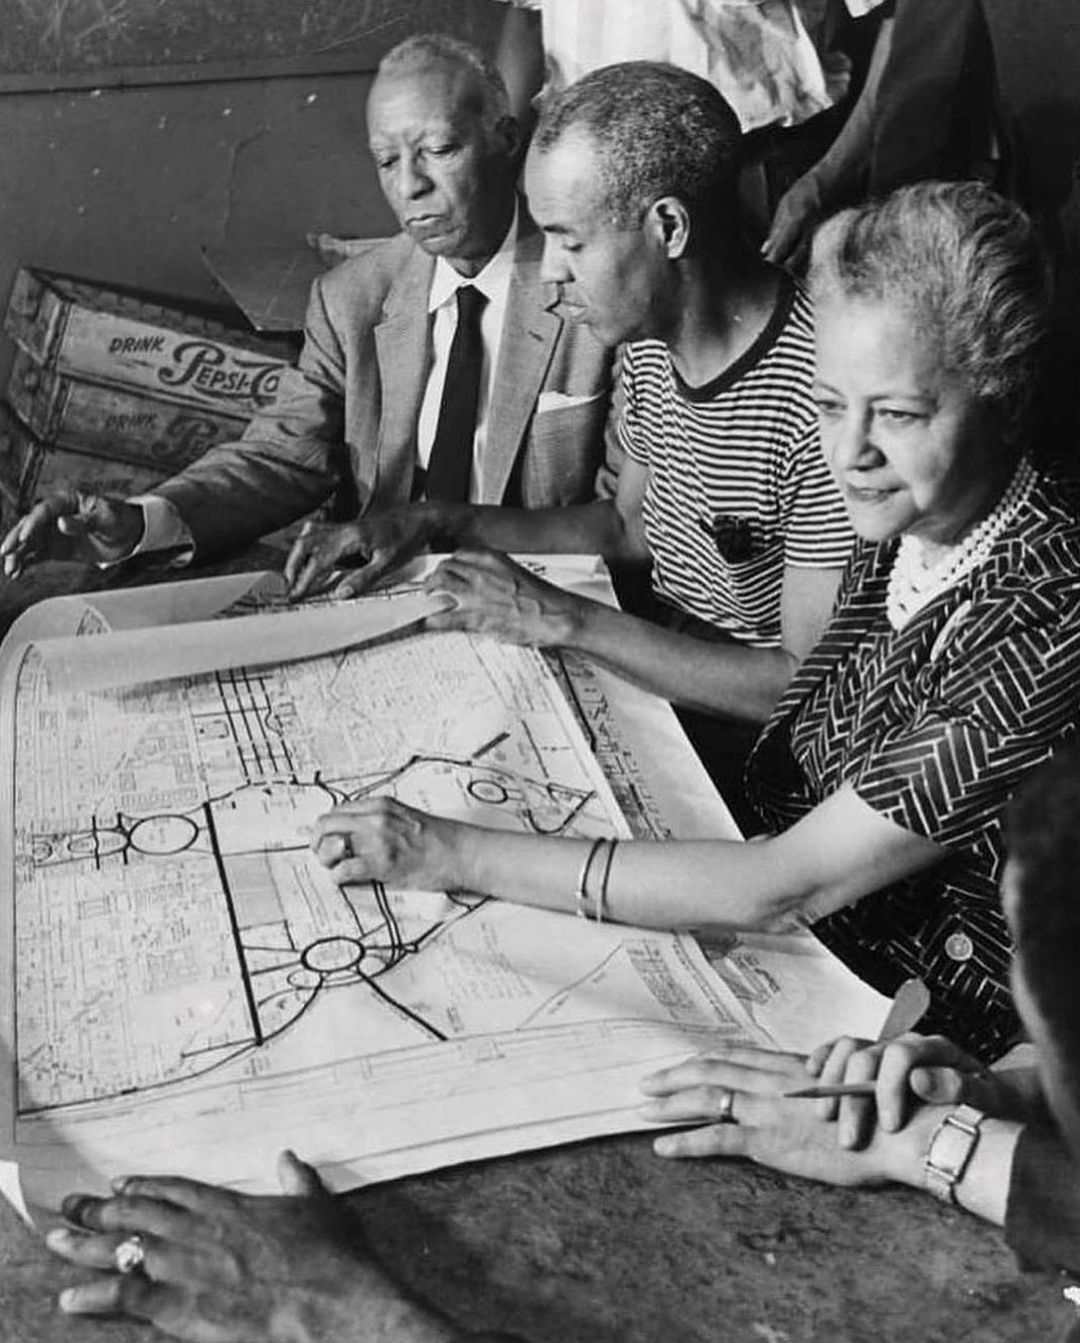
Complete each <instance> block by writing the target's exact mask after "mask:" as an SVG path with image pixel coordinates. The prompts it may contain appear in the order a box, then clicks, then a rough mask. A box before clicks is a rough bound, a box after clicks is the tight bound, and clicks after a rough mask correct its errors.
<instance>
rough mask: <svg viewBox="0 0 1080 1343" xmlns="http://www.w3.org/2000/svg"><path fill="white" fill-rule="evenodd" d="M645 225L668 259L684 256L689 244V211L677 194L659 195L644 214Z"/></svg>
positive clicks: (672, 259)
mask: <svg viewBox="0 0 1080 1343" xmlns="http://www.w3.org/2000/svg"><path fill="white" fill-rule="evenodd" d="M645 222H646V227H647V228H648V229H649V230H650V231H651V232H652V235H653V237H654V238H655V240H656V241H657V242H658V243H659V244H660V246H661V247H662V248H663V251H664V255H665V256H666V257H667V259H668V260H669V261H678V260H679V258H680V257H682V256H685V255H686V252H687V250H688V248H689V246H690V213H689V211H688V210H687V208H686V206H685V205H684V204H683V203H682V201H681V200H679V198H678V196H661V197H660V198H659V200H655V201H653V203H652V205H650V206H649V210H648V213H647V214H646V216H645Z"/></svg>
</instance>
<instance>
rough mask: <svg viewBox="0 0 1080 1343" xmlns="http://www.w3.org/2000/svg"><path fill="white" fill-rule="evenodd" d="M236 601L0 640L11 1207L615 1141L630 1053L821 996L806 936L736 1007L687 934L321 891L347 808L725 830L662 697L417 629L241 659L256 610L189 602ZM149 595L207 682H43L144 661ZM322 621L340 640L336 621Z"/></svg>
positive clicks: (586, 830)
mask: <svg viewBox="0 0 1080 1343" xmlns="http://www.w3.org/2000/svg"><path fill="white" fill-rule="evenodd" d="M262 583H263V577H261V576H260V577H259V578H258V580H257V582H254V583H249V584H248V586H245V585H244V583H242V582H240V581H239V580H238V579H236V578H233V579H230V580H228V581H226V580H220V579H219V580H205V581H203V582H199V581H191V582H188V583H186V584H185V583H180V584H175V585H170V586H169V588H167V589H165V590H164V592H165V596H164V598H162V597H161V596H160V595H158V594H156V593H154V594H147V593H145V592H142V591H141V590H139V589H134V590H132V591H130V592H112V593H105V594H95V595H94V596H93V598H92V599H87V600H86V601H85V602H82V603H80V602H79V601H76V600H73V599H60V602H59V603H58V604H57V605H55V606H52V607H50V609H48V610H43V611H41V612H39V613H37V614H35V613H34V612H33V611H32V612H30V613H29V614H28V617H24V618H22V620H21V622H20V625H19V626H18V627H17V629H16V631H15V633H17V634H18V638H16V639H13V640H11V641H10V642H8V643H5V645H4V647H3V648H2V649H0V716H2V719H3V723H2V725H0V726H2V730H0V824H2V825H3V828H4V839H3V841H2V843H0V960H2V961H3V963H4V964H6V965H8V966H10V968H11V973H10V975H9V977H8V982H7V984H6V985H5V989H6V992H5V993H4V994H3V995H0V1048H2V1050H3V1053H2V1055H0V1057H3V1058H5V1059H7V1060H9V1061H10V1063H9V1067H7V1068H5V1069H0V1159H2V1161H10V1162H17V1163H18V1167H19V1173H20V1179H21V1182H22V1189H23V1191H24V1193H25V1196H26V1198H27V1200H28V1201H29V1203H30V1204H31V1205H32V1206H35V1207H38V1208H50V1207H52V1208H55V1207H56V1206H57V1203H58V1200H59V1198H60V1197H61V1196H62V1194H63V1193H65V1192H67V1191H68V1190H69V1189H71V1188H76V1187H78V1188H88V1189H94V1188H96V1187H100V1186H101V1185H102V1184H103V1182H104V1181H105V1180H107V1179H108V1178H110V1177H112V1176H114V1175H116V1174H120V1173H124V1172H130V1171H133V1170H142V1171H157V1172H160V1173H162V1174H169V1173H175V1174H187V1175H190V1176H194V1177H196V1178H201V1179H205V1180H210V1181H221V1182H225V1183H228V1184H231V1185H233V1186H234V1187H236V1188H241V1189H245V1190H248V1191H252V1192H255V1191H266V1192H268V1191H269V1190H270V1189H271V1188H272V1172H273V1169H274V1161H275V1157H276V1154H277V1152H278V1151H279V1150H280V1149H281V1148H282V1147H285V1146H290V1145H295V1143H296V1142H297V1141H299V1139H300V1137H302V1139H303V1146H304V1150H305V1155H306V1156H307V1158H308V1159H310V1160H312V1161H314V1162H315V1163H316V1164H317V1165H318V1166H319V1168H320V1170H322V1172H323V1173H324V1175H325V1176H326V1177H327V1179H328V1181H329V1183H330V1185H331V1186H332V1187H335V1188H344V1187H347V1186H349V1185H353V1184H356V1183H360V1182H364V1181H369V1180H376V1179H388V1178H393V1177H395V1176H398V1175H403V1174H409V1173H413V1172H417V1171H422V1170H426V1169H430V1168H432V1166H434V1165H440V1164H446V1163H449V1162H454V1161H461V1160H472V1159H477V1158H480V1157H485V1156H491V1155H495V1154H498V1153H502V1152H508V1151H514V1150H520V1149H521V1148H524V1147H536V1146H543V1145H545V1144H547V1143H551V1142H558V1141H565V1140H568V1139H576V1138H582V1137H587V1136H590V1135H596V1134H600V1133H610V1132H618V1131H623V1130H626V1129H628V1128H635V1127H641V1126H642V1122H643V1121H642V1120H641V1119H640V1117H639V1116H638V1091H637V1083H638V1081H639V1079H640V1077H641V1076H642V1074H643V1073H644V1072H645V1071H647V1070H648V1069H649V1068H650V1067H653V1066H661V1065H663V1064H664V1063H665V1062H673V1061H675V1060H676V1059H678V1058H681V1057H685V1055H687V1054H688V1053H691V1052H693V1051H694V1050H695V1049H700V1048H717V1047H721V1046H722V1045H723V1044H724V1043H725V1042H732V1041H748V1040H754V1041H757V1042H767V1041H768V1040H769V1039H771V1038H773V1039H775V1038H777V1036H776V1033H775V1032H773V1031H772V1027H771V1024H770V1021H771V1019H770V1017H769V1013H770V1012H773V1011H774V1010H775V1009H776V1008H777V1006H778V1004H782V1002H783V1000H784V998H785V993H781V992H780V987H779V986H780V985H781V984H782V983H783V981H784V975H785V970H784V966H785V965H795V966H796V967H797V968H798V969H799V972H800V974H802V973H803V967H804V965H812V966H813V967H814V975H816V978H814V977H813V976H806V975H804V979H805V982H806V984H808V985H811V987H812V993H811V992H810V991H808V992H807V993H806V994H804V995H803V996H802V998H801V999H800V997H799V995H798V994H795V995H794V996H791V999H790V1005H788V1006H786V1007H784V1011H783V1013H781V1018H780V1019H782V1021H783V1023H784V1025H785V1028H788V1027H790V1028H791V1030H792V1034H793V1036H794V1034H795V1032H797V1030H799V1029H802V1030H804V1031H805V1030H806V1029H807V1027H806V1022H807V1021H808V1020H809V1019H811V1018H812V1017H813V1012H812V1011H811V1010H810V1009H809V1007H808V1004H809V1003H810V1002H811V1000H812V1001H813V1002H818V1001H821V1002H826V1001H828V1002H834V1001H835V1002H837V1003H839V1002H840V1001H841V998H842V995H839V994H837V993H833V994H831V995H830V993H829V992H825V993H822V992H820V991H819V985H820V984H824V985H826V986H827V987H828V986H831V985H832V983H833V979H834V978H835V976H834V975H833V967H832V964H831V962H829V961H828V958H827V955H826V954H825V953H821V956H822V957H824V961H819V960H814V959H813V957H812V956H810V955H809V954H808V953H807V952H806V950H805V948H804V947H803V946H801V945H800V946H799V948H797V952H798V954H797V955H795V956H792V955H790V954H789V952H788V951H787V950H786V949H785V951H784V955H783V956H782V957H780V959H779V960H778V959H777V957H776V954H775V949H774V948H772V947H771V946H769V945H767V939H766V940H765V941H764V942H762V943H761V944H759V945H756V946H755V947H753V948H752V949H751V950H750V951H748V952H747V953H746V956H745V957H744V960H743V962H742V965H743V967H744V972H745V973H750V971H751V970H752V971H753V973H754V974H755V975H756V976H757V982H760V983H762V984H766V985H770V984H771V985H775V986H777V988H776V992H775V993H774V994H773V997H772V999H769V998H768V995H759V997H760V1001H759V1000H758V999H750V998H747V997H746V995H745V994H744V993H740V992H737V991H733V989H732V984H734V985H735V988H736V989H738V988H739V983H738V977H737V976H736V977H732V976H731V975H728V976H727V980H731V983H729V982H727V980H726V979H725V977H724V975H722V974H717V973H716V972H715V971H714V970H713V969H712V968H711V967H710V964H709V962H708V960H707V959H706V957H705V955H704V954H703V953H702V951H701V949H700V948H699V947H698V945H697V943H696V942H695V941H694V940H693V939H692V938H690V937H688V936H683V935H677V934H670V933H664V932H659V931H655V930H645V929H637V928H632V927H626V926H619V925H612V924H597V923H595V922H594V921H591V920H590V921H583V920H577V919H569V918H566V917H565V916H564V915H560V914H554V913H549V912H546V911H542V910H535V909H529V908H527V907H521V906H516V905H513V904H509V903H506V902H504V901H501V900H498V899H494V898H491V897H490V896H489V895H488V894H487V893H484V892H462V891H450V892H424V891H399V890H394V889H392V888H389V887H387V886H384V885H383V884H381V883H378V882H366V883H357V884H354V885H350V886H346V887H343V888H339V887H338V886H337V885H335V883H334V882H333V881H332V880H331V878H330V876H329V873H328V872H327V871H326V870H325V869H324V868H323V867H322V865H321V864H320V863H319V862H318V861H317V860H316V858H315V857H314V855H313V854H312V853H311V851H310V847H309V839H310V834H311V831H312V827H313V825H314V823H315V821H316V819H317V817H318V816H320V815H321V814H323V813H324V812H326V811H328V810H329V809H330V808H332V807H333V806H335V805H337V804H339V803H342V802H347V801H350V800H356V799H361V798H365V797H371V796H378V795H383V796H389V797H393V798H396V799H398V800H400V801H401V802H403V803H405V804H407V805H410V806H414V807H417V808H419V809H421V810H425V811H430V812H433V813H436V814H439V815H443V816H447V817H450V818H453V819H458V820H467V821H472V822H477V823H479V824H482V825H486V826H490V827H494V828H504V829H512V830H516V831H524V832H526V833H533V834H537V835H555V836H565V837H569V838H573V837H589V838H592V837H596V836H601V835H607V836H612V837H617V838H622V839H626V838H629V837H631V835H632V834H634V835H637V836H640V837H644V838H662V837H665V836H666V835H668V834H671V833H680V832H681V833H689V834H690V835H693V836H699V835H703V834H715V833H717V829H716V828H715V827H719V833H721V834H725V833H726V834H729V835H730V834H732V830H727V831H725V830H724V829H723V827H724V825H725V824H727V825H730V821H729V820H727V821H726V820H725V816H726V813H724V811H723V808H722V806H721V807H719V809H717V808H716V806H714V803H713V802H711V801H710V799H713V800H715V794H713V793H712V792H711V790H709V789H708V784H707V779H705V776H704V775H703V772H701V771H700V770H698V773H697V774H695V772H694V771H695V768H696V762H694V761H693V760H692V758H689V757H688V751H689V748H688V747H687V745H686V743H685V741H684V739H683V738H682V737H681V734H680V732H679V729H678V728H677V726H676V725H675V721H674V718H673V715H672V714H671V711H670V709H669V707H668V706H667V705H665V704H663V703H662V702H659V701H653V700H652V699H651V698H649V697H645V696H644V695H643V693H642V692H636V691H632V690H631V689H630V688H624V687H622V686H619V685H617V684H615V683H614V682H613V681H612V680H611V679H610V678H608V679H605V674H604V673H602V672H600V671H597V670H596V669H588V668H582V667H580V666H575V665H574V664H573V662H572V660H569V659H568V660H566V661H565V662H559V663H556V664H555V665H554V667H553V666H552V665H551V664H550V661H549V660H548V659H545V658H544V657H543V656H542V655H540V654H539V653H537V652H536V651H534V650H529V649H523V648H517V647H502V646H500V645H498V644H497V643H495V642H493V641H491V640H487V639H484V638H482V637H481V636H474V635H466V634H450V633H440V634H430V633H421V632H417V631H416V629H415V628H410V629H409V630H408V631H407V632H405V633H402V634H399V635H397V636H395V637H383V636H380V638H379V639H378V640H377V641H376V642H374V643H372V644H370V645H367V646H362V647H347V648H340V647H335V648H333V649H332V650H331V651H328V652H322V653H320V654H319V655H318V656H314V657H310V658H303V659H301V658H296V657H293V658H291V659H290V660H288V661H286V662H282V663H277V664H274V663H270V664H266V665H262V664H260V665H256V666H251V665H247V664H245V663H244V661H243V658H242V656H241V651H242V650H238V648H237V647H236V646H233V645H230V640H231V639H234V637H235V638H237V639H238V638H240V637H241V635H240V634H239V633H236V632H238V631H241V630H242V629H244V628H249V626H246V625H245V622H244V621H243V620H242V619H241V618H240V616H238V617H237V618H236V619H233V620H230V619H228V618H224V619H215V617H218V616H224V615H227V613H228V611H229V610H230V609H233V608H236V609H238V610H239V611H240V613H241V614H242V615H243V616H246V617H248V620H249V621H250V619H252V618H254V619H256V620H258V619H259V618H260V604H261V603H262V601H263V595H262V594H263V588H262V587H261V586H260V585H261V584H262ZM267 590H268V591H270V596H269V598H268V599H267V603H266V604H267V606H268V608H269V609H267V611H266V613H265V614H266V619H268V620H272V619H275V618H277V617H278V615H279V614H280V613H279V612H276V611H275V610H274V609H273V593H272V587H271V585H267ZM392 600H393V599H383V602H384V608H383V609H382V610H381V613H380V616H379V621H383V617H384V616H385V615H386V610H385V605H386V603H387V602H391V601H392ZM402 600H404V601H413V602H415V594H406V596H405V597H404V598H403V599H402ZM91 601H92V603H93V604H92V605H91ZM45 605H46V606H47V607H48V606H49V605H50V604H48V603H46V604H45ZM163 607H167V608H168V612H169V618H170V619H171V620H174V621H177V622H181V623H182V622H183V621H185V620H190V621H192V622H194V621H207V620H214V622H215V628H216V630H220V636H219V638H220V643H221V645H222V660H221V665H220V667H218V668H216V669H212V670H206V671H200V672H198V673H197V674H190V675H184V676H180V677H175V678H172V679H167V680H153V681H140V680H137V679H136V680H133V679H132V677H131V675H130V674H126V675H125V677H124V678H123V681H122V683H121V684H118V685H112V686H107V685H103V686H102V687H101V688H96V689H94V690H78V689H74V690H73V689H67V688H62V687H57V686H56V685H54V684H53V682H52V681H51V680H50V676H49V671H48V658H47V656H46V655H45V653H46V651H47V643H48V639H49V637H51V634H52V633H53V632H56V633H57V634H58V635H59V636H60V637H68V636H70V635H72V634H75V633H76V632H78V631H79V630H82V631H84V638H83V639H81V640H79V642H86V643H88V644H97V643H98V642H99V641H101V640H108V639H110V637H111V634H110V631H111V630H112V629H113V628H115V629H117V630H119V631H121V632H123V633H125V634H127V633H130V632H131V631H133V630H135V631H138V630H141V631H142V632H143V633H144V634H145V642H146V643H147V644H148V645H154V644H156V645H158V646H159V647H158V648H157V650H156V653H155V658H154V660H153V665H154V666H155V667H157V666H159V665H160V664H161V658H160V646H161V645H163V644H164V645H167V642H168V639H169V637H170V631H169V629H168V628H167V627H154V626H152V624H151V621H152V618H153V616H154V614H155V613H157V614H160V612H161V610H162V608H163ZM326 610H327V620H328V622H329V625H328V628H330V630H331V632H332V633H333V634H334V638H335V639H336V638H337V632H338V631H339V630H340V628H341V627H342V625H343V624H345V623H347V621H348V619H349V618H350V617H349V613H348V612H342V610H341V609H340V607H338V608H335V607H334V606H333V605H328V606H327V608H326ZM311 614H312V613H310V612H308V613H301V614H298V615H296V616H292V615H288V614H285V615H284V617H283V618H284V619H285V620H295V621H296V622H297V623H296V628H297V629H298V630H301V629H303V630H306V629H308V628H309V627H311V624H312V622H311V620H310V619H309V618H308V617H309V616H310V615H311ZM316 614H317V613H316ZM376 623H378V622H376ZM383 623H385V622H384V621H383ZM86 636H91V637H86ZM242 637H244V638H246V637H247V636H246V634H245V635H243V636H242ZM275 637H276V636H275ZM217 641H218V636H216V637H215V642H217ZM328 641H329V642H333V640H330V639H329V635H327V636H326V638H325V639H324V641H323V646H325V645H326V643H327V642H328ZM245 646H246V645H245ZM124 647H125V648H128V647H131V641H130V640H128V641H127V642H125V644H124ZM76 651H77V650H76ZM563 686H568V687H569V688H570V690H571V692H572V695H571V697H572V699H573V700H574V707H571V704H570V702H569V701H568V699H567V696H566V694H565V693H564V690H563V688H562V687H563ZM582 722H584V724H585V725H586V728H587V730H588V734H589V735H588V739H587V738H586V736H585V734H584V732H583V730H582V726H581V724H582ZM650 753H651V754H650ZM643 759H647V760H648V761H649V768H643V767H642V764H641V761H642V760H643ZM600 761H603V768H601V765H600V763H599V762H600ZM699 778H700V779H704V785H700V783H699ZM668 780H672V781H674V783H669V782H668ZM620 803H622V806H620ZM736 833H737V832H736ZM785 958H786V959H785ZM830 976H832V977H833V978H830ZM785 992H786V991H785ZM844 1020H845V1024H848V1021H849V1019H848V1018H847V1017H845V1018H844ZM864 1030H865V1031H868V1032H869V1033H873V1018H871V1024H870V1025H868V1026H866V1027H865V1028H864ZM833 1033H839V1031H834V1032H833ZM2 1173H3V1172H2V1171H0V1174H2ZM2 1187H3V1188H4V1190H5V1191H6V1192H9V1191H10V1184H9V1182H8V1181H7V1178H6V1176H5V1178H4V1180H3V1182H2ZM12 1197H14V1195H12Z"/></svg>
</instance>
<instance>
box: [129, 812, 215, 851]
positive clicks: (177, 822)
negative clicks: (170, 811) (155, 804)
mask: <svg viewBox="0 0 1080 1343" xmlns="http://www.w3.org/2000/svg"><path fill="white" fill-rule="evenodd" d="M198 834H199V827H198V826H197V825H196V824H195V822H194V821H193V820H192V819H191V817H190V816H147V817H145V818H144V819H143V820H141V821H136V822H135V823H134V824H133V825H132V827H131V830H130V831H129V832H128V837H129V841H130V843H131V847H132V848H133V849H135V850H136V852H138V853H146V854H155V855H159V856H160V855H163V854H169V853H183V852H184V850H185V849H190V848H191V846H192V844H194V843H195V840H196V839H197V838H198Z"/></svg>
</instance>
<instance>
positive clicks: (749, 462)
mask: <svg viewBox="0 0 1080 1343" xmlns="http://www.w3.org/2000/svg"><path fill="white" fill-rule="evenodd" d="M813 368H814V348H813V324H812V316H811V311H810V305H809V301H808V299H807V298H806V296H805V294H804V293H802V291H801V290H797V289H796V288H795V287H794V286H785V289H784V291H783V294H782V296H781V299H780V300H779V302H778V305H777V310H776V312H775V313H774V315H773V318H772V320H771V321H770V322H769V324H768V326H767V328H766V330H765V331H764V332H763V333H762V334H761V336H760V337H759V338H758V339H757V341H755V343H754V345H753V347H752V348H751V349H750V350H749V351H748V352H747V353H746V355H744V356H742V357H741V358H740V359H739V360H737V361H736V362H735V364H734V365H732V367H731V368H730V369H729V370H727V372H726V373H725V374H723V375H721V377H719V378H718V379H716V380H715V381H714V382H712V383H710V384H709V385H708V386H707V387H705V388H701V389H688V388H686V387H685V385H683V384H682V383H681V382H680V380H679V379H678V376H677V374H676V373H675V372H674V370H673V368H672V365H671V359H670V356H669V354H668V351H667V349H666V347H665V346H664V345H663V344H662V343H661V342H659V341H639V342H635V343H634V344H631V345H629V346H627V347H626V349H625V350H624V353H623V363H622V378H623V393H624V397H625V408H624V411H623V415H622V417H621V420H620V425H619V439H620V442H621V444H622V446H623V448H624V449H625V451H626V452H627V453H628V454H629V455H630V456H631V457H632V458H633V459H634V460H635V461H638V462H641V463H643V464H645V465H647V466H648V469H649V481H648V486H647V489H646V493H645V500H644V504H643V510H642V512H643V519H644V525H645V534H646V537H647V539H648V543H649V549H650V551H651V552H652V557H653V583H654V586H655V588H656V590H657V593H658V595H660V596H661V597H663V598H664V599H665V600H666V601H668V602H670V603H671V604H673V605H674V606H677V607H678V608H680V609H681V610H683V611H686V612H688V613H690V614H691V615H694V616H696V617H697V618H698V619H699V620H704V621H706V622H708V623H709V624H710V625H713V626H716V627H717V628H719V629H722V630H724V631H726V632H727V633H728V634H731V635H733V636H734V637H735V638H738V639H740V640H742V641H744V642H746V643H748V644H750V645H752V646H754V647H760V648H775V647H778V646H779V644H780V594H781V587H782V583H783V575H784V566H785V565H788V564H790V565H795V566H799V567H811V568H817V567H823V568H830V567H836V568H840V567H842V566H843V564H844V563H845V561H846V560H847V558H848V555H849V554H850V551H851V545H852V533H851V530H850V525H849V523H848V519H847V513H846V510H845V508H844V504H843V500H842V499H841V497H840V493H839V490H838V489H837V487H836V485H835V483H834V482H833V479H832V477H831V475H830V474H829V471H828V469H827V467H826V465H825V461H824V458H823V456H822V452H821V447H820V442H819V438H818V427H817V407H816V405H815V403H814V400H813V397H812V394H811V392H812V383H813V376H814V374H813ZM717 518H723V519H728V520H730V519H738V520H739V522H740V524H741V525H742V526H743V527H745V528H747V529H748V534H749V537H750V541H751V546H752V553H751V554H750V555H749V557H747V558H737V559H729V558H725V556H724V555H722V554H721V553H720V552H719V551H718V548H717V543H716V540H715V538H714V535H713V532H712V529H713V526H714V523H715V520H716V519H717Z"/></svg>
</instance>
